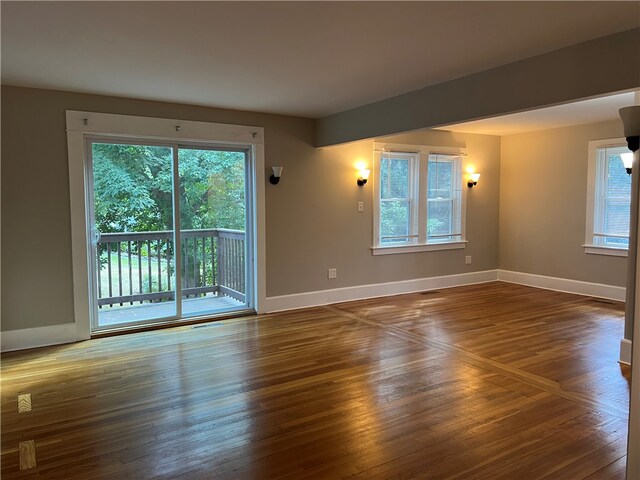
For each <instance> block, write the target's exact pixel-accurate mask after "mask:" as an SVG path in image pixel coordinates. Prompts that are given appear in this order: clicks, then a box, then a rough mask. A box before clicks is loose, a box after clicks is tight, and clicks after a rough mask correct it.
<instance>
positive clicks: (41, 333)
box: [0, 323, 78, 352]
mask: <svg viewBox="0 0 640 480" xmlns="http://www.w3.org/2000/svg"><path fill="white" fill-rule="evenodd" d="M0 339H1V340H0V345H1V349H2V351H3V352H10V351H12V350H25V349H27V348H36V347H45V346H47V345H60V344H62V343H71V342H75V341H76V340H77V339H78V337H77V335H76V324H75V323H64V324H62V325H51V326H48V327H35V328H24V329H21V330H8V331H6V332H2V333H1V334H0Z"/></svg>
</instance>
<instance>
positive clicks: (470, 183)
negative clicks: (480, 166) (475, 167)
mask: <svg viewBox="0 0 640 480" xmlns="http://www.w3.org/2000/svg"><path fill="white" fill-rule="evenodd" d="M479 179H480V174H479V173H470V174H469V179H468V180H467V187H469V188H472V187H475V186H476V185H477V184H478V180H479Z"/></svg>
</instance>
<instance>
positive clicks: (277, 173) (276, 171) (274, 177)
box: [269, 167, 283, 185]
mask: <svg viewBox="0 0 640 480" xmlns="http://www.w3.org/2000/svg"><path fill="white" fill-rule="evenodd" d="M282 168H283V167H271V169H272V170H273V173H272V174H271V176H270V177H269V181H270V182H271V185H277V184H278V182H279V181H280V177H281V176H282Z"/></svg>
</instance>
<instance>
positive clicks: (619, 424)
mask: <svg viewBox="0 0 640 480" xmlns="http://www.w3.org/2000/svg"><path fill="white" fill-rule="evenodd" d="M623 315H624V311H623V305H622V304H619V303H613V302H603V301H598V300H595V299H591V298H588V297H580V296H575V295H570V294H564V293H557V292H550V291H545V290H538V289H533V288H528V287H523V286H519V285H511V284H506V283H498V282H496V283H489V284H483V285H477V286H469V287H459V288H452V289H446V290H442V291H440V292H427V293H423V294H412V295H403V296H397V297H387V298H381V299H374V300H366V301H359V302H350V303H343V304H338V305H332V306H328V307H318V308H312V309H306V310H298V311H292V312H287V313H283V314H274V315H264V316H258V317H248V318H244V319H236V320H231V321H229V320H225V321H224V322H222V324H221V325H219V326H206V327H200V328H193V327H180V328H174V329H167V330H161V331H153V332H146V333H138V334H131V335H126V336H119V337H110V338H102V339H97V340H92V341H89V342H84V343H79V344H74V345H67V346H59V347H49V348H42V349H37V350H32V351H28V352H18V353H10V354H5V355H3V356H2V360H3V362H2V377H3V378H2V380H3V384H2V471H1V473H2V478H3V479H5V480H10V479H17V478H48V479H65V480H66V479H83V480H89V479H117V480H119V479H151V478H166V479H183V478H184V479H214V478H215V479H226V478H233V479H252V478H260V479H275V478H278V479H280V478H282V479H285V478H286V479H332V478H345V477H348V478H357V479H386V478H394V479H401V478H404V479H413V478H431V479H441V478H442V479H445V478H447V479H454V478H456V479H464V480H472V479H505V480H507V479H508V480H513V479H518V480H525V479H554V480H556V479H568V480H577V479H587V478H588V479H590V480H594V479H623V478H624V465H625V453H626V431H627V409H628V392H629V388H628V378H629V372H628V370H627V369H625V368H622V367H620V365H619V364H618V363H617V362H616V360H617V355H618V345H619V341H620V338H621V336H622V331H623ZM19 394H31V408H32V410H31V411H27V412H24V413H18V400H17V399H18V395H19ZM23 400H24V397H23ZM21 405H23V406H24V405H27V404H26V402H21ZM27 406H28V405H27ZM23 409H24V408H23ZM30 441H33V443H29V442H30ZM21 442H23V443H22V451H23V456H22V457H23V458H22V461H23V467H27V466H29V465H33V464H35V466H34V467H32V468H28V469H24V470H22V471H21V470H20V464H21V462H20V453H19V452H20V450H21V449H20V445H21ZM34 453H35V459H34V458H31V457H32V456H33V454H34ZM30 461H31V462H32V463H31V464H30V463H29V462H30Z"/></svg>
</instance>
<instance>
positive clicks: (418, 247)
mask: <svg viewBox="0 0 640 480" xmlns="http://www.w3.org/2000/svg"><path fill="white" fill-rule="evenodd" d="M466 246H467V242H466V241H465V240H463V241H459V242H443V243H429V244H426V243H422V244H413V245H389V246H384V247H371V253H372V254H373V255H394V254H396V253H415V252H433V251H437V250H458V249H462V248H466Z"/></svg>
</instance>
